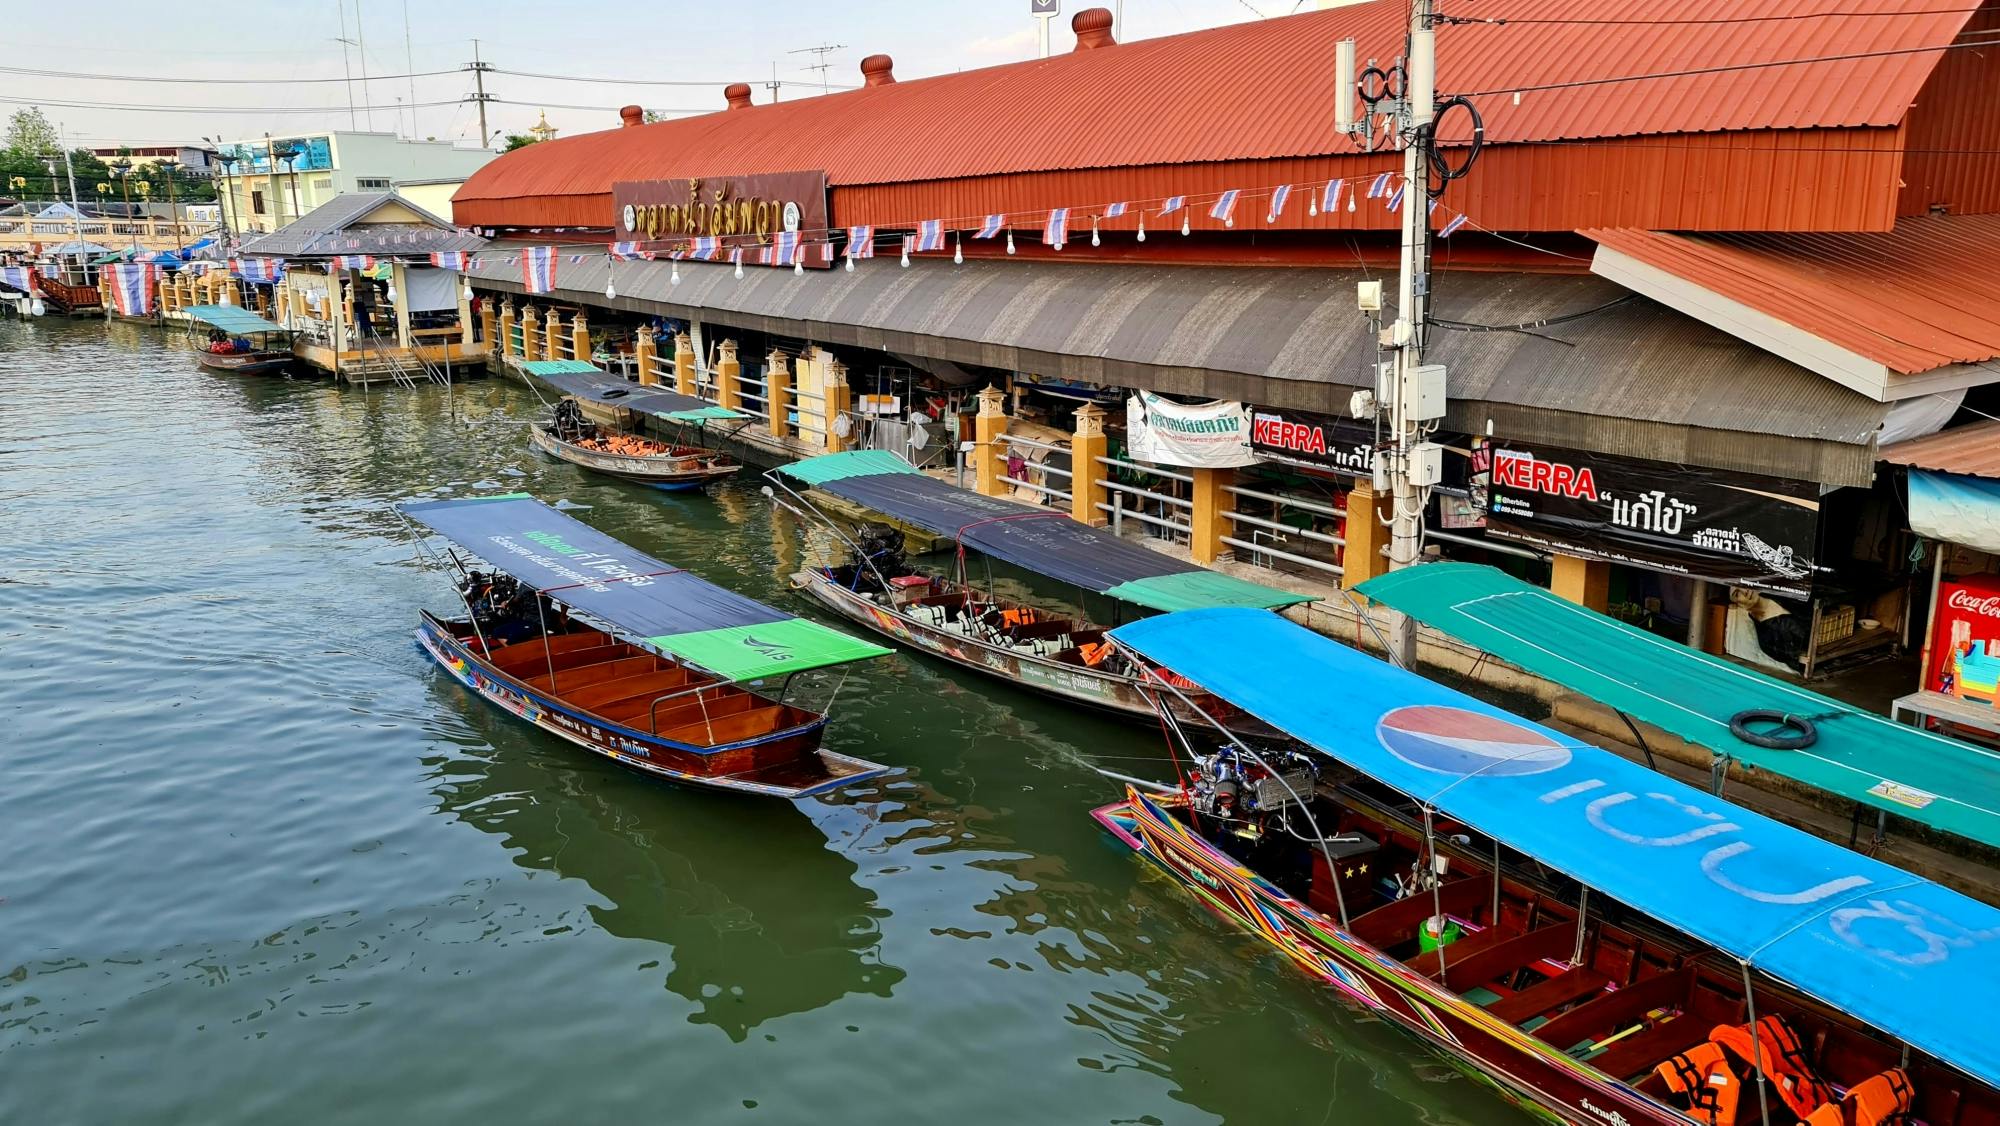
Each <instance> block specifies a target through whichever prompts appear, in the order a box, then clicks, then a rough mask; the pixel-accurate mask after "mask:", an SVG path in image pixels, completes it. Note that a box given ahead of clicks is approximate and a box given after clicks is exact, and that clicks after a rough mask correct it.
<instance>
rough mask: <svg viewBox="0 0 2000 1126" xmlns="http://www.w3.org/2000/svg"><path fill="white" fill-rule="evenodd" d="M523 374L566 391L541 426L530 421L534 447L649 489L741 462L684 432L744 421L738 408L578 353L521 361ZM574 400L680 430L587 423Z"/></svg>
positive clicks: (697, 482) (720, 474) (688, 481)
mask: <svg viewBox="0 0 2000 1126" xmlns="http://www.w3.org/2000/svg"><path fill="white" fill-rule="evenodd" d="M521 368H522V370H523V371H525V372H527V373H528V374H529V375H530V376H533V377H535V378H537V379H541V380H543V381H545V382H547V383H550V384H553V385H554V386H556V387H557V388H560V389H561V390H563V391H564V392H565V393H566V394H567V395H568V397H567V398H565V399H564V400H563V401H562V402H560V403H558V404H557V405H556V410H555V416H554V418H552V419H551V420H550V422H549V424H548V425H546V426H543V425H536V426H535V427H534V428H533V430H532V431H531V432H530V434H529V441H530V443H532V444H533V445H534V447H535V448H536V449H538V450H540V451H541V452H543V453H545V454H548V455H549V456H550V457H554V458H559V459H561V460H563V461H567V462H569V463H571V464H572V465H579V466H582V467H583V468H585V469H588V470H591V471H592V472H596V473H603V474H606V475H608V476H612V477H619V478H622V479H624V480H627V481H636V482H639V483H640V484H644V485H651V486H653V487H654V488H656V489H666V490H677V489H698V488H700V487H702V486H703V485H705V484H707V483H708V482H710V481H716V480H720V479H722V478H724V477H730V476H733V475H735V473H736V471H737V470H739V469H741V468H742V463H740V462H738V461H737V460H736V459H735V458H733V457H730V456H729V455H728V454H726V453H723V452H721V451H720V450H713V449H709V448H708V447H706V446H702V445H700V444H698V443H696V442H693V441H690V440H685V436H687V435H690V434H692V433H694V432H697V431H698V430H700V429H701V428H703V427H705V426H707V425H708V424H709V423H711V422H717V423H720V422H730V421H739V422H740V421H748V419H749V417H750V416H748V415H746V414H743V413H742V412H740V411H735V410H730V409H728V408H725V407H718V406H715V405H714V404H711V403H708V402H706V401H704V400H701V399H697V398H695V397H694V396H692V395H682V394H680V393H678V392H675V391H668V390H664V389H662V388H659V387H654V386H642V385H634V384H631V383H627V382H626V381H625V380H624V378H623V377H621V376H617V375H613V374H612V373H610V372H608V371H605V370H604V369H603V368H600V367H597V366H596V365H594V364H589V363H584V362H581V361H577V360H535V361H531V362H528V363H524V364H522V365H521ZM580 403H594V404H596V405H598V406H601V407H610V408H613V409H615V410H616V411H619V412H628V413H625V414H624V417H626V418H628V419H631V418H636V417H637V416H639V415H651V416H652V417H654V418H658V419H662V420H664V421H667V422H671V423H674V424H675V425H676V427H677V428H678V429H679V430H680V432H681V433H682V435H683V436H684V440H681V441H676V442H658V441H654V440H653V439H651V438H647V437H645V436H644V435H641V434H639V433H637V432H636V431H635V430H634V429H633V428H632V427H631V426H630V425H627V426H622V427H621V426H614V425H610V424H608V423H602V422H593V421H591V420H590V419H588V418H586V417H585V416H584V414H583V411H582V409H581V407H580V406H579V404H580Z"/></svg>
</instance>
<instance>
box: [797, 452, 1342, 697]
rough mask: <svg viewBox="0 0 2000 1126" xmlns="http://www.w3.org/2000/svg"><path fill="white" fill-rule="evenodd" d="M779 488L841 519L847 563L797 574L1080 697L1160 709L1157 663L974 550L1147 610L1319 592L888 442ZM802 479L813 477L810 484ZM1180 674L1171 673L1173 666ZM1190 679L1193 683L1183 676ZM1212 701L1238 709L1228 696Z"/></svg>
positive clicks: (842, 600)
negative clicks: (1127, 652) (1156, 704)
mask: <svg viewBox="0 0 2000 1126" xmlns="http://www.w3.org/2000/svg"><path fill="white" fill-rule="evenodd" d="M766 476H767V477H769V478H770V480H771V481H772V484H773V485H774V486H776V487H777V488H780V489H783V490H784V493H785V496H784V497H783V498H780V497H778V496H777V494H776V493H775V491H774V490H770V489H767V490H766V491H767V492H770V493H772V496H773V499H774V500H776V501H779V503H781V504H783V505H784V506H785V507H786V508H788V509H790V510H791V511H793V512H794V513H796V514H798V515H799V516H801V517H802V518H804V519H807V520H810V521H812V522H813V523H815V524H817V525H820V526H822V527H824V528H828V529H831V530H832V531H833V532H834V533H835V534H836V536H837V538H838V539H839V540H840V541H841V542H842V544H843V545H844V546H845V548H846V558H845V560H844V561H840V562H833V563H828V564H826V565H821V566H814V567H809V568H807V569H806V570H803V571H800V572H798V573H797V574H795V575H793V576H792V581H793V583H794V585H796V586H797V587H798V588H799V589H800V590H801V591H803V592H805V593H806V594H809V595H811V596H812V597H813V599H814V600H816V601H818V602H820V603H821V604H823V605H825V606H826V607H828V608H829V609H831V610H833V611H835V612H836V613H839V614H840V615H842V616H843V617H846V618H848V619H849V620H851V621H854V622H857V623H859V624H861V625H863V626H866V627H868V628H869V629H872V630H874V631H876V632H877V633H880V634H882V635H883V636H885V637H890V638H894V639H895V640H897V641H901V642H903V643H905V644H908V645H912V646H915V647H916V648H918V649H919V650H921V651H923V652H926V653H929V654H932V655H933V656H937V657H940V658H943V659H944V660H947V661H950V662H952V663H954V664H957V665H959V666H961V667H964V668H967V669H970V670H972V671H974V672H979V673H983V674H985V675H988V676H994V677H998V678H1000V679H1003V680H1006V681H1008V682H1009V683H1012V684H1016V685H1019V686H1021V687H1023V688H1027V689H1030V690H1032V691H1036V692H1040V693H1042V694H1044V695H1050V696H1055V697H1057V698H1059V699H1063V700H1067V701H1070V702H1072V703H1080V704H1085V705H1088V706H1091V707H1095V708H1100V709H1104V710H1107V711H1111V712H1115V713H1120V714H1124V715H1128V716H1142V717H1147V718H1150V717H1151V716H1152V713H1153V706H1152V704H1151V702H1150V701H1149V700H1148V698H1147V696H1146V694H1145V692H1144V691H1143V690H1142V684H1141V680H1142V678H1143V677H1144V676H1145V675H1146V670H1144V669H1142V668H1140V667H1139V666H1138V665H1136V664H1134V663H1133V662H1131V661H1130V660H1128V659H1127V658H1125V657H1123V656H1121V655H1119V654H1118V653H1117V651H1116V650H1115V648H1114V647H1113V646H1112V645H1111V644H1110V642H1109V641H1107V640H1106V638H1105V630H1104V627H1103V626H1100V625H1096V624H1093V623H1091V622H1089V621H1086V620H1084V619H1083V618H1082V617H1081V616H1080V615H1077V614H1073V613H1069V612H1067V611H1062V610H1057V609H1054V608H1051V607H1048V606H1042V605H1035V604H1032V603H1030V602H1028V601H1026V600H1024V599H1022V598H1018V597H1012V596H1008V595H1004V594H1001V593H999V592H998V590H997V589H996V586H995V584H994V583H993V581H992V580H991V577H990V576H989V577H988V580H987V582H986V583H985V584H984V585H983V586H982V585H981V584H978V583H975V582H973V581H972V579H971V577H970V576H969V575H968V574H967V567H966V553H967V552H968V551H971V552H978V553H980V554H983V555H986V556H989V557H991V558H993V559H997V560H1000V561H1002V562H1005V563H1009V564H1012V565H1014V566H1017V567H1020V568H1021V569H1023V570H1026V571H1029V572H1032V573H1034V574H1037V575H1043V576H1046V577H1048V578H1051V579H1054V580H1056V581H1058V582H1060V583H1063V584H1065V585H1067V586H1070V587H1073V588H1075V589H1076V590H1078V591H1079V592H1082V593H1084V594H1090V595H1102V596H1104V597H1106V598H1108V599H1109V600H1111V603H1112V607H1113V613H1114V614H1115V613H1118V612H1119V610H1120V608H1121V607H1122V608H1125V609H1130V610H1133V611H1136V612H1146V611H1156V610H1178V609H1186V608H1191V607H1202V606H1243V607H1255V608H1258V609H1262V610H1277V609H1282V608H1284V607H1286V606H1292V605H1296V604H1298V603H1302V602H1311V601H1313V600H1314V598H1315V596H1314V595H1309V594H1296V593H1293V592H1291V591H1285V590H1278V589H1276V588H1274V587H1268V586H1263V585H1260V584H1258V583H1253V582H1246V581H1245V580H1243V579H1238V578H1234V577H1232V576H1229V575H1224V574H1221V573H1219V572H1216V571H1211V570H1208V569H1206V568H1203V567H1199V566H1196V565H1195V564H1193V563H1190V562H1187V561H1185V560H1182V559H1176V558H1174V557H1173V556H1170V555H1166V554H1163V553H1161V552H1157V551H1154V550H1152V549H1150V548H1147V547H1145V546H1143V545H1141V544H1136V543H1133V542H1131V541H1130V540H1126V539H1122V538H1120V537H1119V536H1117V535H1114V534H1112V533H1111V532H1108V531H1106V530H1104V529H1101V528H1092V527H1088V526H1086V525H1084V524H1079V523H1077V522H1076V521H1074V520H1072V519H1070V518H1069V514H1068V513H1067V512H1064V511H1060V510H1056V509H1051V508H1037V507H1035V506H1033V505H1026V504H1020V503H1017V502H1015V501H1010V500H1003V499H1000V498H998V497H989V496H985V495H983V494H981V493H976V492H972V491H970V490H967V489H961V488H956V487H954V486H952V485H951V484H949V483H947V482H945V481H941V480H939V479H937V478H935V477H932V476H930V475H928V474H926V473H924V472H922V471H921V470H919V469H917V468H916V467H915V466H913V465H911V464H910V463H909V462H907V461H905V460H903V459H902V458H900V457H898V456H896V455H895V454H893V453H889V452H887V451H884V450H854V451H849V452H844V453H834V454H825V455H822V456H820V457H812V458H807V459H805V460H804V461H798V462H794V463H792V464H790V465H787V466H784V467H782V468H780V469H777V470H775V471H773V472H772V473H770V474H767V475H766ZM794 486H802V487H808V488H809V489H810V490H811V491H810V492H805V493H801V492H800V491H799V490H798V488H795V487H794ZM819 494H825V495H830V496H833V497H836V498H839V500H841V501H844V502H846V503H847V504H848V505H852V506H855V507H856V508H859V509H864V510H867V511H868V512H873V513H880V514H881V515H882V516H884V517H887V518H888V519H891V520H894V521H897V522H899V523H900V524H902V525H904V526H906V527H911V528H915V529H918V530H919V531H921V532H924V533H928V534H930V535H933V536H936V537H938V538H939V539H940V540H942V541H944V542H947V543H950V544H953V545H955V546H956V548H957V552H956V554H955V556H954V561H953V564H952V565H951V566H950V567H949V568H942V569H941V568H928V569H927V568H924V567H921V566H919V565H916V564H914V563H912V562H911V561H910V560H909V559H908V558H907V557H906V551H905V548H906V546H907V544H906V538H905V536H904V534H903V533H902V532H901V531H900V530H898V528H896V527H894V526H891V525H887V524H880V523H871V522H863V523H861V525H860V526H859V527H856V528H853V529H851V530H850V529H847V528H843V527H842V524H841V522H840V521H837V520H836V519H834V517H833V516H832V515H830V514H829V513H828V512H826V511H825V510H824V508H823V506H821V505H818V504H815V503H814V501H815V499H816V496H817V495H819ZM1166 675H1171V674H1166ZM1183 687H1187V686H1183ZM1208 703H1209V705H1210V706H1211V707H1213V708H1217V709H1226V708H1227V705H1225V704H1223V703H1222V702H1220V701H1214V700H1209V701H1208Z"/></svg>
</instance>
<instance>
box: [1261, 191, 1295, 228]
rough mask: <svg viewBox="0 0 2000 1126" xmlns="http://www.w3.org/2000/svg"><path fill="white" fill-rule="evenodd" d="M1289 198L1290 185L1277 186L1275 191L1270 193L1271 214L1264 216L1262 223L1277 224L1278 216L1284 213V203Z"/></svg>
mask: <svg viewBox="0 0 2000 1126" xmlns="http://www.w3.org/2000/svg"><path fill="white" fill-rule="evenodd" d="M1290 198H1292V186H1291V185H1290V184H1279V185H1278V187H1277V189H1276V190H1274V191H1273V192H1272V193H1271V214H1270V215H1268V216H1266V217H1265V219H1264V221H1265V222H1266V223H1275V222H1277V221H1278V216H1280V215H1283V214H1284V213H1285V201H1286V200H1288V199H1290Z"/></svg>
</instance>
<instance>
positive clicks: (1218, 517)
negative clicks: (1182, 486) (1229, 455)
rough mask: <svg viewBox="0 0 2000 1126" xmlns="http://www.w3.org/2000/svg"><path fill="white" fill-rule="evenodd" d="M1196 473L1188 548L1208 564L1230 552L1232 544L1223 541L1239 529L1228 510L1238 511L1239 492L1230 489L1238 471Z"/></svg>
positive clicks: (1203, 562) (1189, 514)
mask: <svg viewBox="0 0 2000 1126" xmlns="http://www.w3.org/2000/svg"><path fill="white" fill-rule="evenodd" d="M1193 475H1194V487H1193V489H1192V495H1191V498H1190V499H1192V500H1193V502H1194V508H1193V510H1192V511H1190V512H1189V513H1188V529H1189V530H1188V550H1189V552H1190V553H1191V554H1193V556H1194V561H1195V562H1197V563H1200V564H1202V565H1204V566H1206V565H1207V564H1210V563H1213V562H1215V561H1216V560H1217V559H1218V558H1220V557H1221V556H1224V555H1227V554H1229V545H1228V544H1225V543H1223V542H1222V537H1224V536H1226V535H1229V534H1231V533H1232V532H1233V531H1234V530H1235V524H1234V522H1232V521H1231V520H1230V519H1229V517H1228V516H1226V515H1224V514H1225V513H1229V512H1234V511H1236V495H1235V494H1234V493H1231V492H1229V491H1228V490H1229V486H1231V485H1233V484H1235V483H1236V471H1235V470H1234V469H1196V470H1194V471H1193Z"/></svg>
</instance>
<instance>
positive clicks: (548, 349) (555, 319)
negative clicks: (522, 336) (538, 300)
mask: <svg viewBox="0 0 2000 1126" xmlns="http://www.w3.org/2000/svg"><path fill="white" fill-rule="evenodd" d="M562 346H563V323H562V310H560V309H549V310H546V311H545V312H544V313H543V314H542V354H541V356H539V357H538V358H539V359H544V360H560V359H562V358H563V354H562Z"/></svg>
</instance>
